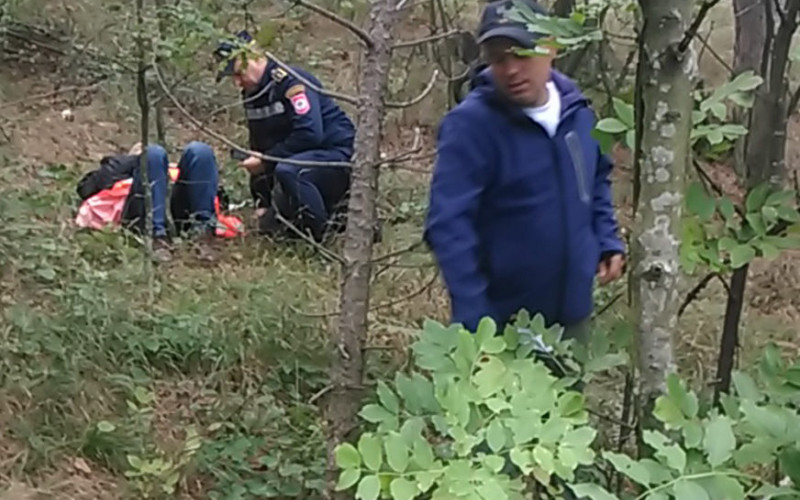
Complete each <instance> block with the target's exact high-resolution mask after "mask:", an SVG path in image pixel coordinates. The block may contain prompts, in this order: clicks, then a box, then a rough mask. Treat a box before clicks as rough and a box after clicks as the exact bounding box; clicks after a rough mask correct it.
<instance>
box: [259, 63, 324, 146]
mask: <svg viewBox="0 0 800 500" xmlns="http://www.w3.org/2000/svg"><path fill="white" fill-rule="evenodd" d="M285 87H286V89H287V90H286V91H285V93H284V102H286V103H287V104H288V105H289V106H290V107H291V108H292V110H291V111H290V112H291V113H292V132H291V133H290V134H289V135H288V136H287V137H286V139H284V140H283V141H281V142H279V143H278V144H276V145H275V146H273V147H272V148H270V150H269V151H267V154H268V155H270V156H277V157H278V158H288V157H290V156H292V155H295V154H297V153H300V152H303V151H308V150H310V149H319V148H321V147H322V145H323V142H324V138H325V134H324V132H323V128H322V108H321V107H320V103H319V94H317V92H316V91H314V90H312V89H309V88H307V87H306V86H305V85H303V84H302V83H300V82H299V81H298V80H296V79H294V78H293V77H291V79H290V80H288V82H287V84H286V86H285Z"/></svg>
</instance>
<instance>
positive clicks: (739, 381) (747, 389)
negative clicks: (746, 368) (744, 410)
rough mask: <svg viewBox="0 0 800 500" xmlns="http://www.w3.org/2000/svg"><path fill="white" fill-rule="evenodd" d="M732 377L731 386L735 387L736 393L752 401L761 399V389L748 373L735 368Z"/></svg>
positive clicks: (755, 401)
mask: <svg viewBox="0 0 800 500" xmlns="http://www.w3.org/2000/svg"><path fill="white" fill-rule="evenodd" d="M732 379H733V386H734V387H735V388H736V394H738V395H739V397H740V398H742V399H748V400H750V401H753V402H754V403H757V402H759V401H761V398H762V395H761V391H760V390H759V389H758V386H757V385H756V383H755V381H754V380H753V378H752V377H751V376H750V375H748V374H746V373H744V372H742V371H739V370H737V371H735V372H733V375H732Z"/></svg>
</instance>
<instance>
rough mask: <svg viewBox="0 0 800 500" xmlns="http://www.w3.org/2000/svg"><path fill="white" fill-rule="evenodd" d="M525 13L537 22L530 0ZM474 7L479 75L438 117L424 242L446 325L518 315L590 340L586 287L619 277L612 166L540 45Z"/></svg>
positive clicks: (495, 11) (504, 4)
mask: <svg viewBox="0 0 800 500" xmlns="http://www.w3.org/2000/svg"><path fill="white" fill-rule="evenodd" d="M524 1H525V4H526V5H527V6H528V7H529V8H531V9H532V10H533V11H534V12H537V13H540V14H546V12H545V10H544V9H543V8H542V7H541V6H539V5H538V4H536V3H535V2H534V1H533V0H524ZM511 5H512V2H511V0H500V1H495V2H492V3H490V4H488V5H487V7H486V8H485V10H484V13H483V16H482V19H481V24H480V28H479V30H478V42H479V43H480V44H481V47H482V50H483V52H484V55H485V58H486V61H487V63H488V68H486V69H485V70H483V71H481V72H480V73H479V74H478V75H477V76H476V80H475V81H474V82H473V87H474V88H473V90H472V91H471V92H470V94H469V95H468V96H467V97H466V99H465V100H464V101H463V102H461V103H460V104H459V105H458V106H457V107H456V108H454V109H453V110H452V111H451V112H449V113H448V114H447V115H446V116H445V118H444V119H443V121H442V123H441V125H440V129H439V135H438V157H437V161H436V166H435V170H434V174H433V180H432V185H431V194H430V207H429V212H428V215H427V220H426V227H425V239H426V241H427V243H428V244H429V246H430V247H431V249H432V251H433V253H434V254H435V256H436V259H437V261H438V264H439V267H440V269H441V271H442V275H443V277H444V281H445V284H446V286H447V288H448V290H449V293H450V298H451V305H452V319H453V322H455V323H462V324H463V325H464V326H465V327H466V328H468V329H470V330H471V331H475V329H476V327H477V324H478V322H479V321H480V319H481V318H482V317H484V316H490V317H492V318H493V319H494V320H495V321H496V322H497V323H498V324H499V325H501V326H502V325H503V324H505V323H506V322H507V321H509V320H510V319H511V318H512V317H513V316H514V315H515V314H516V313H518V312H519V311H520V310H522V309H525V310H527V311H528V312H530V313H531V314H532V315H535V314H537V313H541V314H542V315H544V317H545V320H546V322H547V323H548V324H552V323H558V324H560V325H562V326H564V327H565V330H566V331H565V337H566V338H578V340H585V339H586V336H587V335H588V333H589V320H590V317H591V313H592V309H593V304H592V285H593V280H594V277H595V275H597V277H598V281H599V282H600V283H601V284H606V283H609V282H610V281H612V280H614V279H617V278H619V277H620V276H621V274H622V272H623V266H624V245H623V243H622V241H621V240H620V238H619V237H618V236H617V222H616V219H615V215H614V207H613V205H612V200H611V183H610V180H609V173H610V171H611V163H610V161H609V159H608V158H607V157H606V156H604V155H603V154H601V152H600V149H599V146H598V144H597V142H596V141H595V140H594V139H593V138H592V137H591V135H590V133H591V131H592V129H593V127H594V124H595V115H594V113H593V111H592V110H591V108H590V107H589V102H588V100H587V98H586V97H584V96H583V95H582V94H581V92H580V91H579V90H578V88H577V87H576V85H575V84H574V83H573V82H572V81H570V80H569V79H568V78H566V77H565V76H564V75H562V74H560V73H558V72H557V71H555V70H554V69H553V68H552V61H553V59H554V56H555V54H554V49H552V48H550V49H547V51H548V53H547V55H538V54H537V55H530V54H531V52H532V51H530V50H528V51H527V53H520V51H519V50H517V49H533V48H535V47H536V46H537V43H538V44H539V48H538V49H537V50H542V49H545V48H546V46H545V45H544V44H542V43H541V42H544V41H545V39H544V38H542V37H541V36H539V35H537V34H534V33H532V32H530V31H528V30H527V29H526V26H525V25H524V24H522V23H518V22H515V21H512V20H510V19H507V18H506V17H505V16H504V13H505V12H507V11H508V9H509V8H511Z"/></svg>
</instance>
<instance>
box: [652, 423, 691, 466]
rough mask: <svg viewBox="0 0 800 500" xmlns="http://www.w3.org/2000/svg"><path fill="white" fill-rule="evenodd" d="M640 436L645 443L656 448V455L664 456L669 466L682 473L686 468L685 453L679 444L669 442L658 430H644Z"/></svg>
mask: <svg viewBox="0 0 800 500" xmlns="http://www.w3.org/2000/svg"><path fill="white" fill-rule="evenodd" d="M642 437H643V438H644V442H645V443H647V444H648V445H649V446H651V447H653V449H655V450H656V456H661V457H664V459H665V460H666V462H667V465H668V466H669V467H671V468H673V469H675V470H676V471H678V472H680V473H683V471H684V469H686V453H685V452H684V451H683V450H682V449H681V448H680V447H679V446H677V445H675V444H672V443H670V441H669V439H667V437H666V436H664V435H663V434H661V433H660V432H658V431H652V430H645V431H644V432H643V433H642Z"/></svg>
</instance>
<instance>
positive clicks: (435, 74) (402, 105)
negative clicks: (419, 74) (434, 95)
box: [386, 69, 439, 108]
mask: <svg viewBox="0 0 800 500" xmlns="http://www.w3.org/2000/svg"><path fill="white" fill-rule="evenodd" d="M438 76H439V70H438V69H434V70H433V74H432V75H431V80H430V81H429V82H428V86H427V87H425V89H424V90H423V91H422V92H421V93H420V94H419V95H418V96H417V97H415V98H413V99H411V100H410V101H403V102H387V103H386V107H387V108H410V107H411V106H414V105H416V104H419V103H420V102H422V100H423V99H425V98H426V97H427V96H428V94H430V93H431V91H432V90H433V86H434V85H436V77H438Z"/></svg>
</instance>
